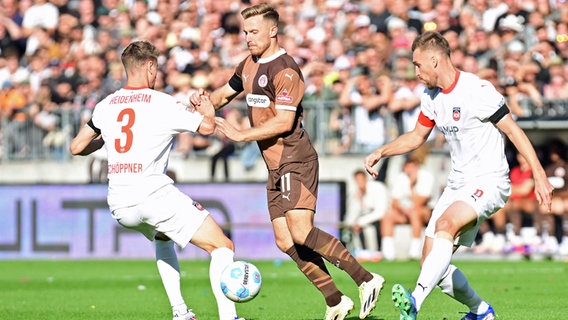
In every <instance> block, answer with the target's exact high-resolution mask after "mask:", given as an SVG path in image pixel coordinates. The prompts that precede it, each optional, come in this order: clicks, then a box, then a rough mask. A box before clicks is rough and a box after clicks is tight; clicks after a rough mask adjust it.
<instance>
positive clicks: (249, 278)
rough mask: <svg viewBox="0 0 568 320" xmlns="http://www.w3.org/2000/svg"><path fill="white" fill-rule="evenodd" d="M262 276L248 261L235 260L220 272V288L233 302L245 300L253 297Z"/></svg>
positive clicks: (258, 289) (256, 293)
mask: <svg viewBox="0 0 568 320" xmlns="http://www.w3.org/2000/svg"><path fill="white" fill-rule="evenodd" d="M261 286H262V278H261V276H260V272H259V271H258V268H257V267H256V266H255V265H254V264H252V263H250V262H248V261H235V262H233V263H231V264H230V265H228V266H227V267H226V268H225V270H223V272H222V273H221V290H223V293H224V294H225V296H226V297H227V298H229V299H230V300H232V301H234V302H246V301H250V300H252V299H254V297H256V295H258V292H259V291H260V287H261Z"/></svg>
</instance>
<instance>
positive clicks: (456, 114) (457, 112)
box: [452, 107, 461, 121]
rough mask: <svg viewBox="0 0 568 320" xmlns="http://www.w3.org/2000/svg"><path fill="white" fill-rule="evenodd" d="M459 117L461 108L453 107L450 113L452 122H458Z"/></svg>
mask: <svg viewBox="0 0 568 320" xmlns="http://www.w3.org/2000/svg"><path fill="white" fill-rule="evenodd" d="M460 117H461V108H460V107H454V108H453V111H452V118H453V119H454V121H458V120H459V119H460Z"/></svg>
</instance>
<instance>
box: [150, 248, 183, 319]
mask: <svg viewBox="0 0 568 320" xmlns="http://www.w3.org/2000/svg"><path fill="white" fill-rule="evenodd" d="M155 245H156V264H157V266H158V272H159V273H160V277H161V278H162V283H163V284H164V289H166V295H167V296H168V299H169V300H170V305H171V306H172V308H173V307H178V306H180V305H182V304H183V305H185V302H184V300H183V297H182V295H181V287H180V276H179V264H178V259H177V254H176V251H175V249H174V242H173V241H171V240H169V241H163V240H156V241H155Z"/></svg>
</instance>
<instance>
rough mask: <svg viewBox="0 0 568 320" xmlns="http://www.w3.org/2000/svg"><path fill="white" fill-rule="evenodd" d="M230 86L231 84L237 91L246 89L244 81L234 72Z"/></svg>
mask: <svg viewBox="0 0 568 320" xmlns="http://www.w3.org/2000/svg"><path fill="white" fill-rule="evenodd" d="M229 86H231V88H233V90H235V91H236V92H242V91H243V90H244V88H243V81H242V80H241V78H239V77H238V76H237V74H233V76H232V77H231V79H229Z"/></svg>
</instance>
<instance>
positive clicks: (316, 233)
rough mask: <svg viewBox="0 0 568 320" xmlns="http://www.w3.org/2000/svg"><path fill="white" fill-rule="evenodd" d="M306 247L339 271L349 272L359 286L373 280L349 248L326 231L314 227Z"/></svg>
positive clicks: (309, 234) (307, 238) (305, 243)
mask: <svg viewBox="0 0 568 320" xmlns="http://www.w3.org/2000/svg"><path fill="white" fill-rule="evenodd" d="M304 245H305V246H306V247H308V248H310V249H312V250H313V251H315V252H317V253H319V254H320V255H321V256H322V257H323V258H324V259H326V260H327V261H329V262H330V263H333V264H334V265H335V266H336V267H338V268H339V269H341V270H343V271H345V272H347V274H349V275H350V276H351V278H352V279H353V280H354V281H355V283H357V285H358V286H360V285H361V284H362V283H363V282H365V281H370V280H371V279H373V275H372V274H371V273H370V272H369V271H367V270H365V268H363V266H361V264H360V263H359V262H357V260H355V258H354V257H353V256H352V255H351V253H349V251H348V250H347V248H345V246H344V245H343V244H342V243H341V242H340V241H339V240H337V238H335V237H334V236H332V235H331V234H329V233H327V232H325V231H322V230H320V229H318V228H316V227H313V228H312V230H310V232H309V233H308V236H307V237H306V241H305V242H304Z"/></svg>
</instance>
